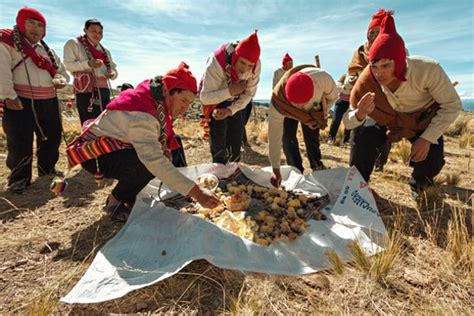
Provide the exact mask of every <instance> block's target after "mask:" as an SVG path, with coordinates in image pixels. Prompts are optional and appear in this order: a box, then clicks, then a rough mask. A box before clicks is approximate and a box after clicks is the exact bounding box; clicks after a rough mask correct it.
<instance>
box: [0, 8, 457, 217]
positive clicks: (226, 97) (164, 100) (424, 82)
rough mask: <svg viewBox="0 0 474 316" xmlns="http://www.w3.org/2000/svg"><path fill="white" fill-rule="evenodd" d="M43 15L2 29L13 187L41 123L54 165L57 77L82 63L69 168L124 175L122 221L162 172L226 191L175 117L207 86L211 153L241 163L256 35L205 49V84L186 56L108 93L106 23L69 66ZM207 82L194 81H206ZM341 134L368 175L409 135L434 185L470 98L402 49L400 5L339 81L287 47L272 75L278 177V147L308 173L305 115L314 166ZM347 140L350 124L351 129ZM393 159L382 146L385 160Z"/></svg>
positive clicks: (49, 164)
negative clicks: (178, 131) (190, 161)
mask: <svg viewBox="0 0 474 316" xmlns="http://www.w3.org/2000/svg"><path fill="white" fill-rule="evenodd" d="M45 34H46V19H45V17H44V16H43V14H41V13H40V12H39V11H37V10H35V9H32V8H22V9H21V10H19V12H18V16H17V19H16V25H15V26H14V27H13V29H2V30H0V100H3V101H4V117H3V129H4V131H5V133H6V136H7V147H8V157H7V166H8V168H9V169H10V170H11V173H10V176H9V179H8V189H9V190H10V191H12V192H17V193H20V192H23V191H24V190H25V189H26V188H27V187H28V186H29V185H30V183H31V178H32V171H31V169H32V157H33V156H32V154H33V153H32V151H33V138H34V134H36V148H37V157H38V174H39V176H43V175H55V174H56V173H57V171H56V169H55V164H56V162H57V161H58V157H59V145H60V139H61V115H60V111H59V106H58V99H57V96H56V89H61V88H62V87H64V86H65V85H66V84H67V82H68V81H69V75H68V73H67V72H66V70H68V71H69V72H70V73H72V74H73V78H74V79H73V80H74V81H73V86H74V93H75V99H76V105H77V109H78V112H79V117H80V120H81V124H82V126H83V129H82V133H81V135H80V136H79V137H77V138H76V139H75V140H74V141H73V142H72V143H70V144H68V146H67V156H68V161H69V167H74V166H75V165H79V164H81V165H82V167H83V168H84V169H85V170H87V171H88V172H90V173H92V174H94V176H95V177H96V179H98V178H104V177H105V178H113V179H117V180H118V182H117V184H116V186H115V187H114V189H113V190H112V193H111V194H110V195H109V197H108V199H107V203H106V210H107V211H108V212H109V213H110V214H111V215H112V216H113V218H114V219H117V220H122V221H123V220H126V219H127V217H128V214H129V213H130V210H131V208H132V207H133V204H134V202H135V198H136V195H137V194H138V192H140V190H142V189H143V188H144V187H145V186H146V185H147V183H148V182H149V181H150V180H151V179H153V178H154V177H157V178H159V179H160V180H162V181H163V182H164V183H165V184H166V185H167V186H168V187H170V188H172V189H173V190H175V191H177V192H179V193H181V194H182V195H186V196H190V197H193V198H194V199H195V200H196V201H197V202H199V203H200V204H201V205H203V206H204V207H208V208H213V207H215V206H217V205H218V203H219V200H218V199H217V197H216V196H215V195H214V193H212V192H210V191H208V190H206V189H204V188H201V187H199V186H197V185H196V184H195V183H194V182H193V181H192V180H190V179H188V178H186V177H185V176H183V175H182V174H181V173H180V172H179V171H178V170H177V169H176V167H177V166H183V165H186V162H185V159H184V150H183V146H182V143H181V140H180V138H179V137H177V135H175V133H174V131H173V127H172V120H173V118H176V117H178V116H181V115H183V114H184V113H185V112H186V111H187V110H188V107H189V106H190V105H191V104H192V103H193V101H194V99H195V98H196V96H197V95H198V94H199V97H200V100H201V103H202V105H203V117H204V122H205V127H206V128H207V129H208V131H209V134H208V136H209V144H210V151H211V154H212V161H213V162H215V163H222V164H226V163H229V162H234V161H239V160H240V154H241V146H242V135H243V133H244V125H245V121H246V119H247V120H248V116H246V114H245V108H246V107H247V108H248V105H249V103H251V100H252V98H253V97H254V96H255V94H256V91H257V86H258V84H259V79H260V74H261V61H260V45H259V41H258V35H257V32H256V31H255V32H254V33H253V34H251V35H250V36H249V37H247V38H245V39H243V40H241V41H237V42H228V43H225V44H222V45H221V46H220V47H219V48H218V49H217V50H216V51H215V52H213V53H212V54H211V56H210V57H209V58H208V60H207V65H206V68H205V73H204V75H203V77H202V80H201V82H200V83H199V85H198V82H197V80H196V78H195V77H194V76H193V74H192V73H191V71H190V70H189V66H188V65H187V64H186V63H184V62H182V63H181V64H180V65H179V66H178V67H177V68H175V69H172V70H170V71H168V72H166V73H165V74H164V75H159V76H156V77H155V78H152V79H146V80H144V81H143V82H141V83H140V84H138V85H137V86H136V88H133V87H130V86H128V85H127V86H124V87H123V89H121V90H123V91H122V92H121V93H120V95H119V96H117V97H116V98H115V99H113V100H112V101H111V100H110V83H109V80H110V79H115V78H117V76H118V72H117V66H116V64H115V63H114V62H113V60H112V56H111V54H110V52H109V51H108V50H107V49H106V48H105V47H104V46H102V44H101V40H102V37H103V26H102V24H101V22H100V21H98V20H95V19H90V20H87V21H86V23H85V26H84V34H83V35H80V36H77V37H76V38H73V39H71V40H69V41H68V42H67V43H66V44H65V46H64V58H63V61H64V64H63V62H61V59H60V58H59V57H58V56H57V55H56V53H55V52H54V50H52V49H51V48H49V47H48V45H47V44H46V43H45V42H44V40H43V38H44V36H45ZM198 86H199V87H198ZM334 103H335V111H334V113H333V120H332V124H331V128H330V132H329V141H328V142H329V143H330V144H332V143H334V140H335V136H336V133H337V130H338V128H339V124H340V123H341V121H343V123H344V127H345V128H346V129H347V130H351V131H350V145H351V153H350V162H349V163H350V165H354V166H356V167H357V168H358V169H359V171H360V172H361V174H362V176H363V177H364V179H365V180H366V181H369V178H370V175H371V173H372V171H373V169H374V166H375V165H376V161H377V159H378V158H380V156H382V160H383V155H385V157H386V156H387V155H388V150H389V148H390V144H391V143H394V142H397V141H399V140H401V139H402V138H406V139H408V140H409V141H410V142H411V143H412V150H411V161H410V164H411V166H412V167H413V174H412V175H413V177H412V182H411V185H412V187H413V189H414V190H423V189H424V188H426V187H427V186H430V185H432V184H433V178H434V177H435V176H436V175H437V174H438V173H439V172H440V170H441V168H442V167H443V165H444V163H445V161H444V150H443V136H442V135H443V133H444V131H445V130H446V129H447V128H448V126H449V125H450V124H451V123H453V122H454V120H455V119H456V117H457V116H458V115H459V113H460V110H461V108H462V107H461V100H460V98H459V96H458V94H457V93H456V90H455V89H454V87H453V85H452V84H451V82H450V80H449V78H448V76H447V75H446V73H445V72H444V71H443V69H442V68H441V66H440V65H439V63H438V62H436V61H434V60H432V59H430V58H428V57H421V56H409V57H408V56H407V50H406V48H405V44H404V42H403V39H402V38H401V37H400V35H399V34H398V33H397V31H396V28H395V22H394V19H393V12H391V11H385V10H380V11H379V12H377V13H376V14H374V15H373V17H372V20H371V22H370V24H369V27H368V30H367V43H365V44H364V45H362V46H360V47H359V48H358V49H357V50H356V51H355V53H354V56H353V58H352V61H351V63H350V64H349V66H348V70H347V73H346V74H344V76H343V78H342V79H341V80H340V82H339V84H337V83H336V82H335V80H334V79H333V78H332V77H331V75H330V74H329V73H327V72H326V71H324V70H323V69H321V68H319V67H316V66H314V65H311V64H302V65H297V66H294V65H293V59H292V58H291V56H290V55H289V54H288V53H287V54H286V55H285V56H284V57H283V60H282V66H281V68H279V69H277V70H276V71H275V73H274V77H273V92H272V96H271V102H270V105H269V108H268V152H269V158H270V163H271V166H272V170H273V175H272V179H271V183H272V184H273V185H274V186H276V187H278V186H280V184H281V180H282V177H281V173H280V163H281V149H282V147H283V151H284V154H285V156H286V160H287V163H288V164H290V165H292V166H294V167H295V168H297V169H299V170H300V171H303V170H304V169H303V163H302V157H301V154H300V152H299V145H298V140H297V137H296V132H297V128H298V123H301V126H302V131H303V138H304V141H305V144H306V148H307V155H308V158H309V163H310V166H311V168H312V169H313V170H320V169H324V168H325V165H324V164H323V162H322V160H321V150H320V142H319V133H320V130H321V129H325V128H326V127H327V118H328V112H329V109H330V108H331V106H332V105H333V104H334ZM346 135H347V136H346V139H348V138H349V133H347V134H346ZM385 161H386V158H385Z"/></svg>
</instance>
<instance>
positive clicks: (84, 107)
mask: <svg viewBox="0 0 474 316" xmlns="http://www.w3.org/2000/svg"><path fill="white" fill-rule="evenodd" d="M95 95H96V96H97V97H99V96H100V99H101V100H102V110H101V109H100V105H99V104H93V105H92V111H91V112H89V110H88V108H89V105H90V102H91V98H92V93H77V94H76V104H77V111H78V112H79V119H80V120H81V126H82V124H84V122H85V121H87V120H89V119H95V118H96V117H98V116H99V115H100V113H102V111H103V110H105V106H106V105H107V104H109V102H110V90H109V89H107V88H99V89H96V91H95Z"/></svg>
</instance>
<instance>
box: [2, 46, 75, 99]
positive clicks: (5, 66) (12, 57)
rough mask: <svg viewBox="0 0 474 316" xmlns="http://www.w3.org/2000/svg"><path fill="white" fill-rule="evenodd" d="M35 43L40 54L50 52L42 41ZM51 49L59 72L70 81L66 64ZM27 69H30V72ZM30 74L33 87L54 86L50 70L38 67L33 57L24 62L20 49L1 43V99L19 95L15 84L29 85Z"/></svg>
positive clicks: (14, 97) (13, 97)
mask: <svg viewBox="0 0 474 316" xmlns="http://www.w3.org/2000/svg"><path fill="white" fill-rule="evenodd" d="M35 45H36V47H35V50H36V51H37V52H38V53H39V54H41V55H47V54H48V53H47V52H46V49H45V48H44V47H43V45H41V43H37V44H35ZM50 49H51V48H50ZM51 51H52V52H53V55H54V57H55V59H56V63H57V64H58V66H59V69H58V74H60V75H62V76H63V77H64V78H65V79H66V81H68V82H69V75H68V74H67V72H66V68H65V67H64V64H63V63H62V62H61V59H60V58H59V57H58V55H57V54H56V53H55V52H54V50H53V49H51ZM17 65H18V66H17ZM15 66H16V68H15ZM13 68H15V69H13ZM26 70H28V73H27V71H26ZM28 75H29V77H30V81H31V86H32V87H33V88H47V87H51V88H52V87H54V85H53V82H52V80H53V78H52V77H51V75H50V74H49V72H48V71H46V70H44V69H41V68H38V67H37V66H36V65H35V63H34V62H33V61H32V60H31V58H26V59H25V62H24V63H23V62H22V57H21V53H20V52H19V51H17V50H16V49H15V48H13V47H11V46H9V45H7V44H5V43H0V100H4V99H11V100H13V99H16V98H17V97H18V95H17V93H16V92H15V90H14V88H13V87H14V85H21V86H29V82H28Z"/></svg>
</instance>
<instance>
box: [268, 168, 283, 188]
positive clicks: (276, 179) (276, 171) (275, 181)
mask: <svg viewBox="0 0 474 316" xmlns="http://www.w3.org/2000/svg"><path fill="white" fill-rule="evenodd" d="M270 183H271V184H272V185H273V186H274V187H275V188H279V187H280V185H281V173H280V168H273V175H272V177H271V179H270Z"/></svg>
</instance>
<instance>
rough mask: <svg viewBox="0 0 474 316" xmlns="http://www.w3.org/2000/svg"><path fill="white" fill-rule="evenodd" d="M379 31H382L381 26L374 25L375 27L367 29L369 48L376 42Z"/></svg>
mask: <svg viewBox="0 0 474 316" xmlns="http://www.w3.org/2000/svg"><path fill="white" fill-rule="evenodd" d="M379 32H380V26H374V27H373V28H371V29H370V30H368V31H367V42H368V44H369V48H370V46H372V44H373V43H374V41H375V39H376V38H377V36H378V35H379Z"/></svg>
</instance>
